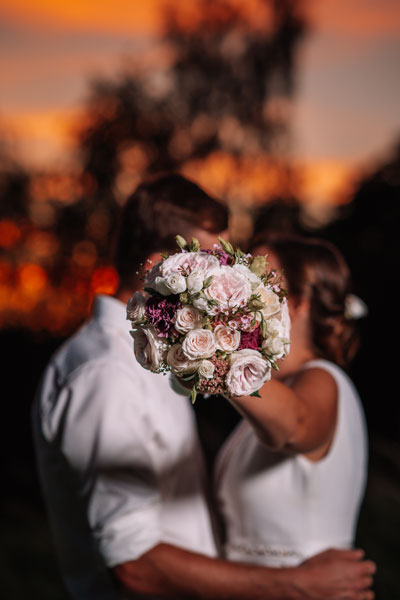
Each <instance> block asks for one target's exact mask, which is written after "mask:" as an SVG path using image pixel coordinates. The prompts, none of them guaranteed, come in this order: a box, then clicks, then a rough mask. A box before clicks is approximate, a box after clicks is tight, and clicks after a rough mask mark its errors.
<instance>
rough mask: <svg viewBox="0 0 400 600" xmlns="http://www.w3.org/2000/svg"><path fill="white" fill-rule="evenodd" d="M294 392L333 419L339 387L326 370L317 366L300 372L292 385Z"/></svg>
mask: <svg viewBox="0 0 400 600" xmlns="http://www.w3.org/2000/svg"><path fill="white" fill-rule="evenodd" d="M291 387H292V389H293V391H294V392H295V393H296V395H298V396H299V397H300V398H302V399H303V400H304V401H305V402H306V403H312V406H313V407H314V409H315V410H318V408H320V409H321V410H323V411H324V412H325V413H326V412H328V413H331V416H332V417H333V416H334V415H335V414H336V410H337V401H338V386H337V383H336V380H335V378H334V377H333V375H332V374H331V373H330V372H329V371H327V370H326V369H324V368H322V367H319V366H315V367H310V368H309V369H304V370H302V371H300V372H299V373H298V374H297V375H296V377H295V378H294V380H293V383H292V385H291Z"/></svg>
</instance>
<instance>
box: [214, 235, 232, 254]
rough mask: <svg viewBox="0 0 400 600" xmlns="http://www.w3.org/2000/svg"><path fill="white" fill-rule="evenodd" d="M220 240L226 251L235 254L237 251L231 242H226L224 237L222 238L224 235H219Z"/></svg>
mask: <svg viewBox="0 0 400 600" xmlns="http://www.w3.org/2000/svg"><path fill="white" fill-rule="evenodd" d="M218 240H219V243H220V244H221V246H222V248H223V249H224V250H225V252H227V253H228V254H230V255H231V256H234V255H235V251H234V249H233V246H232V244H231V243H230V242H226V241H225V240H224V239H222V237H219V238H218Z"/></svg>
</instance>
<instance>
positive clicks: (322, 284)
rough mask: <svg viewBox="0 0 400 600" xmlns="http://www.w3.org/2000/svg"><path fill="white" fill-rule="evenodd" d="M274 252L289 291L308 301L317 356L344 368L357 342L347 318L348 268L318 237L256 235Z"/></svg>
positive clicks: (334, 249) (259, 242)
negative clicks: (260, 236)
mask: <svg viewBox="0 0 400 600" xmlns="http://www.w3.org/2000/svg"><path fill="white" fill-rule="evenodd" d="M260 245H266V246H267V247H268V248H270V250H271V251H273V252H275V253H276V255H277V257H278V259H279V261H280V264H281V266H282V269H283V271H284V276H285V278H286V280H287V285H288V288H289V290H288V291H289V294H292V295H293V296H297V297H299V298H307V299H308V300H309V302H310V323H311V331H312V341H313V346H314V350H315V352H316V354H317V356H320V357H321V358H326V359H328V360H331V361H332V362H334V363H336V364H338V365H340V366H341V367H344V368H346V367H347V366H348V364H349V363H350V361H351V360H352V358H353V357H354V355H355V353H356V351H357V348H358V345H359V340H358V331H357V328H356V324H355V322H354V320H350V319H348V318H346V315H345V308H346V297H347V296H348V294H349V293H350V291H351V277H350V271H349V268H348V266H347V264H346V261H345V260H344V258H343V256H342V255H341V254H340V252H339V250H338V249H337V248H336V247H335V246H334V245H333V244H331V243H329V242H327V241H325V240H321V239H317V238H303V237H300V236H282V235H279V236H275V237H271V238H268V239H264V240H262V239H260V238H258V241H257V243H254V244H253V247H254V248H255V247H256V246H260Z"/></svg>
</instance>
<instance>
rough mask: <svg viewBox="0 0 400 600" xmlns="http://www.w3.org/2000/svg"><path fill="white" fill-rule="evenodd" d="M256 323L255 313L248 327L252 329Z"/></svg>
mask: <svg viewBox="0 0 400 600" xmlns="http://www.w3.org/2000/svg"><path fill="white" fill-rule="evenodd" d="M256 323H257V313H254V317H253V319H252V321H251V323H250V327H254V325H255V324H256Z"/></svg>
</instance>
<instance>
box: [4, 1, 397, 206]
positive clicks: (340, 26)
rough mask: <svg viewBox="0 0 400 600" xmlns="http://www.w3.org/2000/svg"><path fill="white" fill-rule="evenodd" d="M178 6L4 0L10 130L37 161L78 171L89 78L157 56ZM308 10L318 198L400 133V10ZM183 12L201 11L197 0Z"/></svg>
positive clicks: (300, 132) (299, 111)
mask: <svg viewBox="0 0 400 600" xmlns="http://www.w3.org/2000/svg"><path fill="white" fill-rule="evenodd" d="M169 1H170V2H171V1H172V0H169ZM175 1H177V0H175ZM232 1H235V2H237V1H238V0H232ZM167 2H168V0H146V2H139V1H136V2H135V1H133V0H114V1H113V2H109V1H107V0H87V1H85V2H78V1H77V0H69V1H66V0H57V1H56V2H55V1H54V0H34V1H32V0H31V1H30V0H0V129H1V133H2V134H3V137H4V135H6V137H7V136H11V137H14V138H15V139H16V140H17V142H18V146H19V148H20V149H21V151H22V153H23V157H24V160H25V162H27V163H28V164H29V165H30V166H34V167H38V168H45V169H51V168H53V167H57V166H59V165H60V164H65V163H66V164H68V162H69V161H70V160H71V155H72V154H71V151H72V137H71V133H70V132H71V128H72V125H73V122H74V119H75V117H76V115H77V113H78V112H79V108H80V106H81V105H82V102H83V100H84V99H85V95H86V93H87V89H88V88H87V81H88V78H90V77H91V76H93V75H96V74H100V75H106V76H112V75H113V74H115V73H118V71H119V70H120V69H121V65H122V64H123V63H124V61H125V62H126V61H127V60H128V59H129V58H130V57H131V56H132V55H136V56H137V55H138V53H143V51H148V50H149V49H152V48H156V47H157V42H158V34H159V32H160V27H161V18H160V7H162V6H163V5H165V4H166V3H167ZM247 4H248V5H249V6H251V5H253V4H254V5H255V6H256V4H257V1H256V0H251V1H249V2H248V3H247ZM308 4H309V15H310V20H311V28H312V30H311V33H310V34H309V36H308V38H307V40H306V42H305V43H304V45H303V47H302V52H301V54H300V57H299V58H300V62H299V69H298V88H297V96H296V101H295V110H294V114H293V158H294V159H295V161H297V162H299V163H301V164H304V165H306V166H307V167H308V169H309V180H310V181H309V183H308V184H306V188H305V191H306V196H307V194H308V198H309V199H310V200H315V199H316V198H322V197H324V198H326V199H327V200H334V199H335V195H336V193H337V192H338V191H339V192H340V189H341V188H342V187H343V186H345V185H346V180H347V178H348V177H349V173H350V172H351V171H352V170H353V169H354V168H363V167H364V168H365V167H368V165H369V164H371V163H372V162H373V161H375V160H378V159H379V158H381V157H383V156H384V155H385V153H386V152H388V151H389V150H390V148H391V146H392V145H393V144H394V143H395V141H396V139H398V137H399V136H400V108H399V107H400V68H399V64H400V2H398V0H308ZM182 6H185V7H186V8H185V10H186V11H188V12H190V10H191V8H193V3H192V4H190V3H182ZM188 18H190V15H188ZM306 172H307V171H306ZM307 185H308V187H307Z"/></svg>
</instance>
